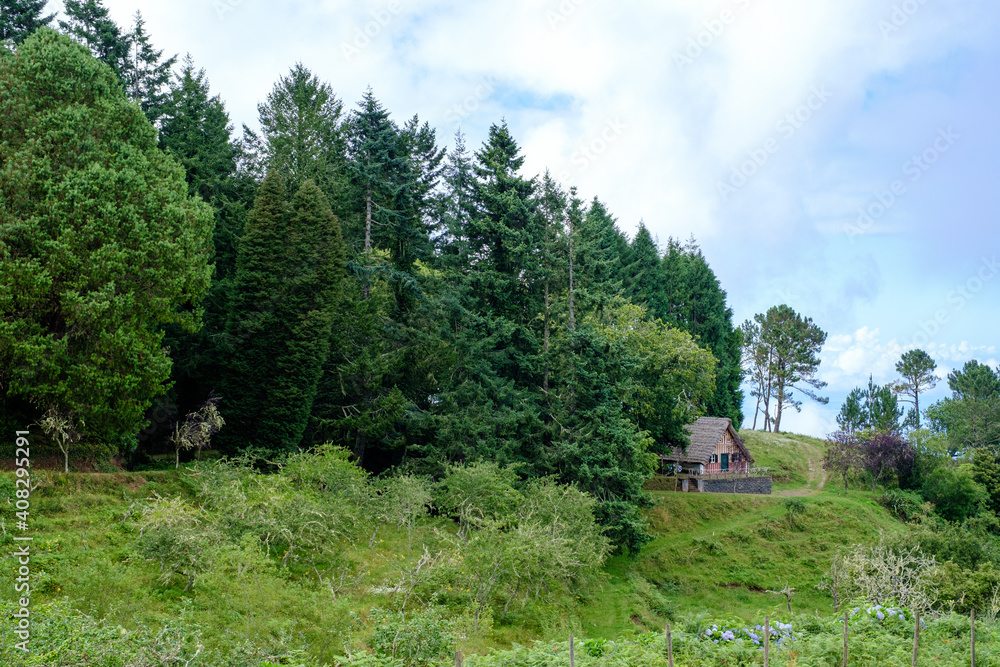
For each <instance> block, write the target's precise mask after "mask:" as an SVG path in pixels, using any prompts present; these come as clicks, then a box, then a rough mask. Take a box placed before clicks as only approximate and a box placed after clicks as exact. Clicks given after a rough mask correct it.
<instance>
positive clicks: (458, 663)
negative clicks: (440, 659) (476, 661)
mask: <svg viewBox="0 0 1000 667" xmlns="http://www.w3.org/2000/svg"><path fill="white" fill-rule="evenodd" d="M455 667H462V652H461V651H455Z"/></svg>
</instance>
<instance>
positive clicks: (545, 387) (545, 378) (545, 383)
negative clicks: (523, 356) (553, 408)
mask: <svg viewBox="0 0 1000 667" xmlns="http://www.w3.org/2000/svg"><path fill="white" fill-rule="evenodd" d="M544 341H545V342H544V347H545V374H544V375H543V377H542V391H543V392H545V395H546V396H548V395H549V278H548V276H546V277H545V334H544Z"/></svg>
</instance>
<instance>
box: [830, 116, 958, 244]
mask: <svg viewBox="0 0 1000 667" xmlns="http://www.w3.org/2000/svg"><path fill="white" fill-rule="evenodd" d="M961 138H962V136H961V135H960V134H957V133H956V132H955V130H954V129H952V128H951V127H948V128H946V129H945V128H942V129H940V130H938V136H937V137H936V138H935V139H934V141H933V142H932V143H931V145H930V146H928V147H927V148H925V149H924V150H923V151H922V152H920V153H918V154H916V155H914V156H912V157H911V158H910V159H909V160H907V161H906V162H904V163H903V167H902V170H903V175H904V176H908V177H909V179H908V180H909V182H910V183H916V182H917V181H919V180H920V179H921V178H923V176H924V174H926V173H927V172H928V171H929V170H930V168H931V167H932V166H934V165H935V164H936V163H937V161H938V160H940V159H941V156H942V155H944V154H945V153H947V152H948V151H949V150H951V147H952V146H954V145H955V143H956V142H957V141H958V140H959V139H961ZM907 192H909V190H908V188H907V185H906V181H903V180H902V179H896V180H894V181H893V182H892V183H890V184H889V186H888V188H887V189H885V190H882V191H881V192H878V193H876V194H875V196H874V197H873V199H872V200H871V201H870V202H869V203H868V204H867V205H865V206H862V207H861V208H859V209H858V219H857V222H856V223H855V224H853V225H847V227H846V228H845V229H844V233H846V234H847V238H848V239H849V240H850V242H851V243H854V237H855V236H862V235H864V234H867V233H868V232H870V231H871V230H872V228H873V227H874V226H875V221H876V220H879V219H880V218H882V217H883V216H884V215H885V214H886V213H887V212H888V211H889V209H890V208H892V207H893V206H895V204H896V202H898V201H899V200H900V198H902V197H903V196H904V195H905V194H906V193H907Z"/></svg>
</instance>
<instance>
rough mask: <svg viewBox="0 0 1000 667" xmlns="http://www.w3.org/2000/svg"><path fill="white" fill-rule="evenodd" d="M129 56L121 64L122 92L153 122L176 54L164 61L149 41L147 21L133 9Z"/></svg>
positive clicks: (129, 36)
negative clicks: (123, 87) (123, 86)
mask: <svg viewBox="0 0 1000 667" xmlns="http://www.w3.org/2000/svg"><path fill="white" fill-rule="evenodd" d="M128 47H129V54H128V58H127V60H126V61H125V63H124V64H123V74H124V78H125V91H126V92H127V93H128V95H129V97H131V98H132V99H133V100H135V101H137V102H138V103H139V106H140V107H141V108H142V111H143V113H145V114H146V118H148V119H149V122H151V123H153V124H156V122H157V121H158V120H159V119H160V116H161V115H162V113H163V106H164V103H165V102H166V99H167V96H168V92H167V91H165V90H164V89H165V88H166V87H167V84H168V83H169V82H170V72H171V68H173V66H174V64H175V63H176V62H177V56H172V57H170V58H167V59H166V60H163V51H157V50H156V49H154V48H153V45H152V44H150V42H149V35H147V34H146V22H145V21H144V20H143V18H142V14H141V13H140V12H139V11H138V10H136V12H135V23H134V25H133V27H132V32H131V33H129V35H128Z"/></svg>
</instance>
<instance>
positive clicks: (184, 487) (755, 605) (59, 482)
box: [0, 432, 906, 662]
mask: <svg viewBox="0 0 1000 667" xmlns="http://www.w3.org/2000/svg"><path fill="white" fill-rule="evenodd" d="M743 435H744V437H745V439H746V441H747V444H748V446H749V447H750V448H751V451H752V452H753V454H754V456H755V457H756V459H757V463H758V465H761V466H766V467H770V468H772V470H773V471H774V472H775V474H778V475H780V476H781V478H782V479H783V480H784V481H782V482H781V483H779V484H777V485H776V489H777V490H776V493H775V495H773V496H770V497H766V496H749V495H726V494H696V493H689V494H680V493H667V492H654V494H653V495H654V497H655V500H656V504H655V506H654V507H653V508H651V509H650V510H649V512H648V518H649V521H650V523H651V526H652V528H653V530H654V532H655V535H656V539H655V540H654V541H653V542H652V543H650V544H648V545H647V546H646V547H644V548H643V550H642V552H641V554H640V555H639V557H638V558H636V559H628V558H625V557H615V558H612V559H611V560H610V561H609V562H608V563H607V564H606V566H605V568H604V572H603V573H596V574H597V575H598V576H597V577H596V578H595V580H593V581H590V582H583V583H581V584H580V586H579V587H578V588H577V589H576V590H571V591H564V592H559V593H557V592H552V593H550V594H549V595H548V596H545V595H543V596H542V598H541V599H539V600H538V601H529V602H528V603H527V604H526V605H524V606H521V605H520V604H515V605H513V606H512V607H511V608H510V609H509V610H508V612H507V613H500V612H499V611H497V612H495V613H494V614H492V615H491V616H490V617H488V618H487V619H486V621H485V623H484V627H485V628H486V630H485V631H483V632H480V633H479V634H478V635H473V633H471V632H470V631H469V628H466V629H465V630H464V631H463V632H462V634H465V635H466V638H465V639H464V640H462V642H461V643H462V648H463V649H464V650H466V651H473V652H475V651H483V650H487V649H490V648H496V647H506V646H510V645H511V643H513V642H519V643H524V642H525V641H528V640H531V639H551V640H554V639H558V638H563V637H565V636H566V635H567V634H568V633H569V632H573V633H575V634H577V636H584V637H591V638H607V639H611V638H614V637H618V636H620V635H621V634H622V632H624V631H630V630H637V631H651V630H656V629H661V628H662V627H663V625H664V623H666V622H667V621H668V620H675V621H676V620H678V619H683V618H692V617H721V616H725V617H729V618H737V617H738V618H741V619H743V620H745V621H747V622H760V621H761V620H762V618H763V615H764V614H765V613H772V614H775V615H778V616H781V615H784V616H787V614H786V613H785V611H783V610H785V598H784V597H783V596H780V595H776V594H774V593H769V592H767V591H768V590H779V589H782V588H784V587H785V586H786V585H787V586H791V587H793V588H795V590H796V593H795V596H794V599H793V601H792V607H793V611H794V612H796V613H807V614H810V615H815V614H817V613H819V614H829V613H830V612H831V611H832V605H831V603H830V599H829V597H828V596H827V595H826V594H825V593H823V592H821V591H819V590H817V589H816V588H815V586H816V584H818V583H819V582H820V580H821V577H822V576H823V574H824V573H825V572H826V570H827V569H828V567H829V563H830V559H831V556H832V555H833V554H834V553H835V552H836V550H838V549H840V548H842V547H846V546H849V545H852V544H857V543H859V542H870V541H872V540H877V539H878V535H879V533H880V531H887V532H895V531H902V530H905V529H906V528H905V526H903V525H902V524H900V523H898V522H897V521H895V520H894V519H892V518H891V517H890V516H889V515H888V514H887V513H886V512H885V510H883V509H882V508H881V507H879V506H878V505H876V504H875V502H874V501H873V500H872V499H871V498H870V496H869V494H867V493H865V492H864V491H862V490H852V491H851V492H850V493H847V494H845V493H844V492H843V490H842V489H838V487H837V486H836V485H833V484H830V485H824V484H823V482H824V479H823V475H822V469H821V463H820V462H821V459H822V443H821V441H818V440H815V439H812V438H805V437H800V436H792V435H786V434H780V435H774V434H761V433H749V432H746V433H744V434H743ZM46 475H48V477H49V480H50V483H49V484H47V485H46V486H44V487H43V488H41V489H40V490H39V491H37V492H36V494H35V495H34V496H33V498H32V503H33V508H32V509H33V511H32V530H33V534H34V535H35V542H34V552H33V560H32V566H33V568H34V569H35V571H36V573H37V579H36V583H37V589H36V590H37V592H36V597H35V600H36V602H43V601H54V600H60V599H64V598H65V599H68V600H69V601H70V604H71V605H72V606H73V607H75V608H76V609H79V610H81V611H83V612H85V613H87V614H89V615H92V616H94V617H96V618H107V619H109V620H110V621H111V622H113V623H114V624H120V625H122V626H124V627H126V628H129V629H134V628H137V627H139V626H142V625H146V626H150V627H157V626H159V625H162V624H163V623H165V622H167V621H169V620H170V619H174V618H177V617H179V616H181V615H185V618H189V619H190V620H191V623H192V624H193V625H195V626H197V627H199V628H201V629H202V632H203V641H204V643H205V645H206V646H207V647H210V648H211V647H212V646H218V645H221V644H223V643H230V642H234V641H236V642H241V641H251V640H252V641H254V642H261V641H265V642H266V641H270V640H275V641H277V640H278V639H279V638H285V639H284V640H287V639H288V638H289V637H291V638H292V639H293V641H296V642H298V643H300V644H302V645H307V646H308V647H309V653H310V654H311V655H313V656H314V657H316V658H318V659H320V660H324V661H328V662H332V661H333V659H334V657H335V656H337V655H341V654H342V653H343V650H344V647H345V646H355V647H361V646H363V645H365V643H366V642H367V641H368V640H369V639H370V637H371V632H372V628H371V627H370V625H368V624H367V623H366V619H368V618H369V613H370V612H371V610H372V609H375V608H391V607H392V605H393V604H394V603H395V600H394V599H393V598H392V595H391V592H387V591H391V588H392V587H393V586H394V585H395V584H396V583H397V582H399V581H400V580H401V579H402V578H404V577H405V576H408V575H407V574H406V573H407V572H408V571H412V570H413V567H414V565H415V563H416V562H417V559H418V557H419V556H420V554H421V550H422V546H423V545H427V546H428V548H429V549H430V550H431V551H433V550H434V549H435V548H436V547H439V546H440V545H442V544H443V543H444V542H445V541H446V539H447V537H448V536H449V535H451V534H453V533H454V530H455V527H454V525H453V524H452V523H451V522H450V521H448V520H446V519H443V518H434V517H428V518H426V519H424V520H423V521H422V523H421V524H420V525H419V526H418V527H417V529H416V531H415V533H414V536H413V545H414V546H413V548H412V550H411V549H409V548H408V537H407V534H406V531H405V529H401V530H397V529H395V527H394V526H390V527H387V528H385V529H382V530H380V532H379V535H378V539H377V540H376V541H375V543H374V544H373V546H372V547H371V548H369V545H368V543H367V540H365V541H363V542H358V543H352V544H343V545H342V546H341V549H340V551H339V552H338V553H336V554H330V556H329V563H327V565H329V567H330V570H328V571H325V572H320V571H319V570H317V571H311V570H309V569H307V568H300V567H298V566H296V565H294V564H292V565H290V566H289V567H287V568H286V567H282V566H281V564H280V562H276V561H275V560H274V559H270V560H268V559H258V561H254V562H255V563H256V564H255V565H253V567H250V568H249V569H246V568H242V567H241V568H236V567H235V566H233V565H232V564H229V563H227V562H225V561H224V559H223V560H220V561H219V562H218V563H217V564H216V565H215V566H213V568H212V569H211V571H209V572H208V573H207V574H206V575H205V576H204V577H203V578H202V580H201V581H199V583H198V585H196V586H195V587H194V588H193V589H192V590H190V591H184V590H183V588H182V586H181V585H180V582H177V581H174V582H172V583H170V584H164V583H163V582H162V581H161V580H160V578H159V577H160V571H159V567H158V564H157V563H153V562H149V561H147V560H144V559H143V558H142V557H141V556H139V555H138V553H137V552H136V550H135V548H134V542H135V540H136V537H137V529H136V528H135V523H134V518H135V516H136V513H137V512H138V511H139V508H140V506H141V504H142V503H143V502H144V501H145V500H146V499H147V498H150V497H153V496H155V495H160V496H163V497H169V496H177V495H179V496H182V497H185V498H188V499H194V487H193V485H192V483H191V481H190V479H189V477H188V476H187V474H186V473H184V472H183V471H182V472H181V473H175V472H173V471H169V472H150V473H142V474H124V473H123V474H74V473H71V474H69V475H64V474H61V473H51V472H50V473H46ZM10 480H11V476H10V475H6V476H5V477H4V479H3V480H0V482H2V486H3V487H5V488H6V489H7V491H9V490H10V489H12V485H11V484H10ZM3 495H10V494H9V493H7V492H6V491H5V492H4V494H3ZM788 496H795V497H798V498H799V500H801V501H802V502H803V503H804V504H805V512H804V514H802V515H800V516H798V517H797V520H796V523H795V524H793V525H790V524H789V522H788V519H787V517H786V514H785V509H784V505H783V502H784V501H785V500H786V497H788ZM3 517H4V521H5V525H6V526H7V528H8V531H7V532H5V534H4V536H3V541H4V551H5V552H9V549H8V548H7V547H8V546H9V545H10V544H12V542H11V537H10V535H9V534H8V533H9V528H10V526H11V525H12V524H13V508H12V507H10V508H7V509H5V510H3ZM243 556H246V554H243ZM337 563H340V564H341V565H342V567H340V568H339V569H338V568H337V567H335V566H336V565H337ZM322 567H323V566H321V569H322ZM12 572H13V567H12V566H11V562H10V558H9V556H7V557H6V562H5V566H4V579H5V580H10V579H12V576H13V575H12ZM336 572H340V573H341V579H340V580H339V584H338V586H337V587H332V584H333V583H335V582H334V578H335V575H334V573H336ZM320 578H322V581H323V583H322V584H320V583H319V582H320ZM12 589H13V586H12V583H11V582H10V581H7V585H5V586H4V589H3V590H4V592H3V594H2V596H3V598H5V599H7V600H11V599H13V590H12ZM449 590H450V589H449ZM449 594H454V595H455V596H457V597H456V598H455V600H453V601H456V600H457V602H456V604H458V607H461V605H462V601H461V595H462V594H463V593H462V592H461V591H453V592H452V593H449ZM458 622H459V625H460V626H461V625H462V623H467V622H468V619H466V620H464V621H463V620H462V619H459V621H458Z"/></svg>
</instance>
